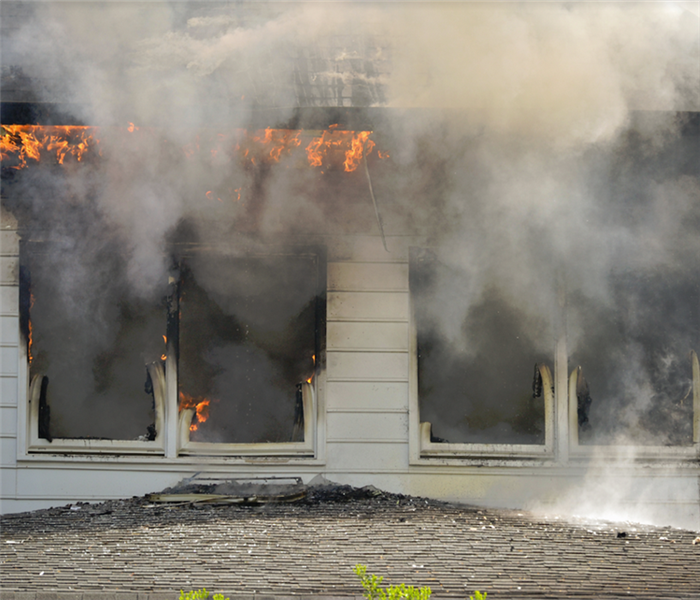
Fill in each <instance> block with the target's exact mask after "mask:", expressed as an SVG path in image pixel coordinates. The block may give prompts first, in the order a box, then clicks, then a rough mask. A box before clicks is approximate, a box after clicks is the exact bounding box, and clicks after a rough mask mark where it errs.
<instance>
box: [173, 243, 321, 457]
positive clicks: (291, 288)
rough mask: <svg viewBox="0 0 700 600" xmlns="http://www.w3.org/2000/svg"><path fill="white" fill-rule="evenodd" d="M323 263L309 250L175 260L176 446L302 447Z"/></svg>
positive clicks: (316, 349)
mask: <svg viewBox="0 0 700 600" xmlns="http://www.w3.org/2000/svg"><path fill="white" fill-rule="evenodd" d="M322 268H323V263H322V261H321V260H320V257H319V253H318V252H316V251H299V252H287V253H284V252H279V253H274V254H273V253H270V254H260V255H251V254H246V255H225V256H224V255H220V254H216V253H210V252H200V253H194V254H191V255H189V256H186V257H184V258H183V259H182V261H181V272H180V290H179V322H178V326H179V333H178V344H179V358H178V386H179V390H178V394H179V408H180V420H181V424H180V436H181V444H183V447H185V448H189V449H197V448H198V447H200V448H206V447H208V446H203V444H205V445H206V444H212V443H215V444H289V443H297V444H301V445H305V446H306V447H308V446H309V444H310V443H311V441H312V440H310V439H308V438H310V433H311V429H310V426H311V425H312V424H313V423H312V421H313V418H314V417H313V410H314V409H313V399H312V396H313V393H314V391H313V385H314V383H315V382H314V377H315V372H316V368H317V363H318V361H319V360H320V357H321V356H322V348H321V344H322V340H323V337H324V332H323V312H324V308H325V303H324V300H323V298H324V293H325V278H324V277H323V274H322ZM317 359H318V360H317Z"/></svg>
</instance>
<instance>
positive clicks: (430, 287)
mask: <svg viewBox="0 0 700 600" xmlns="http://www.w3.org/2000/svg"><path fill="white" fill-rule="evenodd" d="M447 281H449V282H451V284H450V288H451V289H452V290H454V289H463V290H466V289H468V287H469V286H468V284H469V281H468V275H466V274H465V273H464V272H462V271H460V270H459V269H455V268H451V267H450V266H448V265H446V264H445V263H444V262H441V261H440V260H438V259H437V257H436V256H435V255H434V254H433V253H432V252H430V251H426V250H423V249H412V252H411V257H410V290H411V298H412V301H413V306H414V317H415V326H416V335H417V362H418V366H417V370H418V404H419V412H420V420H421V421H422V422H423V424H422V430H425V429H426V428H429V434H427V433H424V437H428V436H429V440H430V443H432V444H440V443H449V444H524V445H542V444H545V443H546V439H547V432H546V429H547V428H546V422H547V418H546V412H547V408H546V407H547V404H548V402H550V403H551V401H552V394H553V390H552V379H551V373H550V370H549V368H548V367H547V366H546V362H547V360H548V359H549V358H550V357H549V355H548V354H547V353H546V352H544V351H543V350H541V339H542V337H543V335H544V331H545V329H546V324H545V323H543V322H542V323H540V322H536V320H534V319H533V318H532V317H531V316H528V315H527V314H526V313H525V312H524V311H522V310H520V309H519V307H518V304H517V303H516V302H514V301H513V300H511V299H509V298H508V297H507V295H506V294H505V293H504V292H503V290H501V289H499V287H497V286H496V285H492V286H487V287H485V288H484V289H483V292H482V293H481V295H480V297H479V298H478V299H476V300H474V301H472V302H470V303H467V301H466V299H465V298H460V297H457V296H454V295H452V294H451V293H450V291H449V290H446V289H444V288H443V286H442V282H447ZM446 311H449V312H450V313H452V314H457V315H458V319H457V320H456V321H454V320H453V323H454V322H459V324H460V325H459V327H460V330H459V331H458V332H455V331H452V332H451V338H452V339H450V337H448V336H447V335H446V333H445V328H444V326H441V325H440V323H439V320H440V315H441V313H445V312H446ZM545 339H546V338H545ZM533 372H534V376H533ZM533 379H534V380H533ZM427 423H429V425H426V424H427Z"/></svg>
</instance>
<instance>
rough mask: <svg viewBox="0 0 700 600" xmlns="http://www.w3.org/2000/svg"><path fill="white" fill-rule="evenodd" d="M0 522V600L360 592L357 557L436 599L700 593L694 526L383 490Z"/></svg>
mask: <svg viewBox="0 0 700 600" xmlns="http://www.w3.org/2000/svg"><path fill="white" fill-rule="evenodd" d="M0 524H1V525H2V543H1V545H0V560H1V567H0V568H1V581H2V598H3V599H4V600H13V599H14V600H52V599H53V598H56V597H59V598H60V597H64V594H63V593H70V594H69V595H68V594H67V595H65V597H66V598H82V599H83V600H89V599H90V598H102V599H107V598H110V599H111V598H113V597H114V593H115V592H116V593H120V595H119V596H118V597H122V598H127V597H128V598H136V597H137V595H138V598H139V599H140V600H145V599H146V598H148V599H155V598H172V599H173V600H177V597H178V595H179V590H180V589H185V590H190V589H197V588H202V587H206V588H207V589H208V590H210V591H212V592H223V593H225V594H226V595H229V596H233V595H241V594H243V595H256V596H257V597H260V596H269V595H274V596H277V597H280V596H289V595H309V594H313V595H325V596H343V595H345V596H348V595H350V596H353V595H354V596H359V595H360V594H361V593H362V589H361V587H360V585H359V582H358V580H357V579H356V577H355V575H354V574H353V572H352V567H353V566H354V565H355V564H357V563H362V564H366V565H368V572H370V573H374V574H377V575H383V576H384V583H385V584H388V583H393V584H398V583H402V582H404V583H406V584H411V585H415V586H430V587H431V588H432V590H433V596H437V597H440V596H443V597H444V596H456V597H462V598H467V597H468V596H469V594H470V593H473V592H474V590H480V591H482V592H484V591H486V592H488V594H489V599H491V598H493V600H498V599H499V598H580V599H583V598H617V597H623V596H624V597H632V598H664V599H669V598H700V544H693V540H694V539H695V537H696V535H697V534H696V533H694V532H691V531H685V530H679V529H673V528H664V527H653V526H645V525H632V524H628V523H627V524H624V523H610V522H590V521H588V522H586V521H577V520H567V519H563V518H556V517H542V516H536V515H533V514H529V513H527V512H523V511H508V510H491V509H479V508H474V507H468V506H459V505H451V504H444V503H438V502H434V501H429V500H425V499H417V498H408V497H402V496H394V495H390V494H381V495H378V496H372V495H371V494H361V493H356V492H354V493H351V494H347V495H345V496H343V495H341V496H338V495H337V494H336V496H335V497H334V498H333V499H331V500H328V499H326V500H323V501H320V502H319V499H318V498H314V497H313V495H312V496H311V497H310V498H309V499H307V500H304V501H301V502H295V503H281V504H264V505H257V506H241V505H227V506H211V505H203V506H201V505H192V504H183V505H164V504H155V503H152V502H150V501H149V500H148V499H146V498H134V499H131V500H124V501H110V502H106V503H103V504H96V505H88V504H81V505H76V506H66V507H62V508H54V509H48V510H41V511H35V512H32V513H24V514H17V515H7V516H4V517H2V519H1V521H0ZM54 592H62V594H58V596H57V595H56V594H55V593H54ZM121 593H125V594H126V595H124V596H121Z"/></svg>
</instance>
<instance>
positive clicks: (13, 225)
mask: <svg viewBox="0 0 700 600" xmlns="http://www.w3.org/2000/svg"><path fill="white" fill-rule="evenodd" d="M16 229H17V222H16V220H15V219H14V218H13V217H12V216H11V215H10V214H9V213H7V212H6V211H5V210H4V209H0V502H1V503H2V510H3V512H4V511H5V508H4V507H5V506H6V503H5V500H6V499H13V498H15V497H16V477H17V471H16V466H17V412H18V410H17V401H18V391H19V388H18V385H17V381H18V378H17V374H18V370H19V369H18V368H19V365H18V356H19V288H18V286H17V283H18V274H19V236H18V235H17V231H16Z"/></svg>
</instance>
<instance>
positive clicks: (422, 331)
mask: <svg viewBox="0 0 700 600" xmlns="http://www.w3.org/2000/svg"><path fill="white" fill-rule="evenodd" d="M438 264H439V262H438V259H437V257H436V255H435V254H434V253H433V252H432V251H431V250H430V249H426V248H411V249H410V258H409V278H410V285H409V288H410V302H411V309H410V314H411V337H410V339H411V348H410V351H411V356H412V360H411V368H410V378H409V390H410V392H409V393H410V407H411V410H410V414H411V418H410V428H411V432H410V445H411V460H412V462H414V463H416V464H420V463H421V462H422V461H423V460H424V459H430V460H435V459H444V460H449V459H460V460H469V459H474V460H477V461H483V460H488V459H495V460H503V459H510V460H519V459H520V460H526V461H527V460H531V459H543V458H552V457H553V456H554V427H555V422H554V421H555V397H554V379H553V376H552V371H551V369H550V367H549V366H548V364H547V363H550V362H552V363H553V362H554V348H552V353H551V357H550V356H543V357H537V358H535V357H533V358H532V361H531V363H532V366H529V368H528V374H527V375H526V376H525V379H527V381H525V379H524V380H523V387H524V390H525V393H526V394H527V395H531V396H530V400H529V401H528V402H530V403H533V404H538V405H539V408H538V410H537V412H538V413H539V425H538V427H539V429H540V433H539V440H538V442H539V443H517V442H515V443H510V442H508V443H500V442H493V443H492V442H488V441H479V442H469V441H467V442H457V443H455V442H451V441H449V440H445V439H441V438H440V436H439V435H437V433H438V432H437V431H436V430H435V429H434V428H433V426H432V424H431V423H430V422H428V421H427V420H423V415H421V405H422V398H421V394H422V392H423V386H422V382H421V381H420V379H421V371H422V367H423V365H422V364H421V360H422V358H423V356H422V355H423V354H424V353H425V347H424V345H425V344H428V345H430V344H431V343H432V342H431V340H430V339H429V338H430V333H427V334H426V332H427V331H428V330H429V329H430V324H429V323H427V320H426V317H425V314H424V313H423V311H422V310H421V308H420V306H419V304H420V295H421V293H422V290H421V287H424V286H426V285H427V286H430V285H431V283H430V282H427V283H426V282H425V281H421V279H422V278H424V277H423V275H424V273H422V271H425V269H427V270H431V269H434V268H435V267H436V266H437V265H438ZM465 318H466V313H465ZM433 351H434V348H433ZM438 352H439V349H438ZM498 358H499V357H494V360H498ZM530 386H531V389H530ZM469 393H470V390H468V389H466V390H464V391H463V392H460V394H459V398H457V401H459V400H465V399H467V400H468V397H469ZM444 400H445V401H446V402H451V401H454V399H451V400H447V399H446V398H445V399H444ZM514 401H515V398H514ZM424 412H425V411H424Z"/></svg>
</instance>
